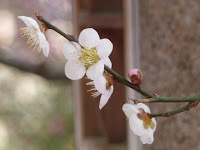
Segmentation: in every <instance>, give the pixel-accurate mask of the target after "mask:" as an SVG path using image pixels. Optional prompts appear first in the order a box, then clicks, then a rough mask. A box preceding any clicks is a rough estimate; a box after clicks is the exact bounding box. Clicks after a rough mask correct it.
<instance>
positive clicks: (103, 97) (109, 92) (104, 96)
mask: <svg viewBox="0 0 200 150" xmlns="http://www.w3.org/2000/svg"><path fill="white" fill-rule="evenodd" d="M113 89H114V87H113V86H111V87H110V89H109V90H105V92H104V93H102V95H101V99H100V102H99V109H102V108H103V106H105V105H106V104H107V102H108V100H109V98H110V97H111V95H112V93H113Z"/></svg>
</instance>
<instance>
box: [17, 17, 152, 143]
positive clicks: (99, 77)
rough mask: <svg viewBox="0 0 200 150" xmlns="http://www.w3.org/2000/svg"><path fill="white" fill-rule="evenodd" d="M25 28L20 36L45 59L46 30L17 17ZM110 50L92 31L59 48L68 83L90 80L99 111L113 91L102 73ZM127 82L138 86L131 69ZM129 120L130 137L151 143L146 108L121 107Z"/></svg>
mask: <svg viewBox="0 0 200 150" xmlns="http://www.w3.org/2000/svg"><path fill="white" fill-rule="evenodd" d="M18 18H19V19H21V20H22V21H23V22H24V23H25V24H26V26H27V27H24V28H21V31H22V36H27V38H28V41H27V43H28V44H29V45H30V47H33V49H37V50H38V52H40V51H42V52H43V54H44V55H45V56H46V57H48V55H49V49H50V47H49V43H48V41H47V38H46V36H45V31H46V29H47V28H46V27H44V26H43V27H42V28H40V27H39V25H38V24H37V22H36V21H35V20H34V19H32V18H30V17H26V16H19V17H18ZM112 50H113V44H112V42H111V41H110V40H109V39H106V38H103V39H100V37H99V34H98V33H97V31H96V30H94V29H92V28H87V29H84V30H83V31H81V33H80V35H79V38H78V42H71V41H68V42H66V43H65V44H64V46H63V55H64V56H65V58H66V59H67V62H66V65H65V69H64V70H65V75H66V76H67V77H68V78H69V79H71V80H78V79H81V78H82V77H83V76H84V75H86V76H87V79H88V80H90V81H89V82H88V83H87V85H89V86H91V87H92V88H91V90H89V91H91V92H92V94H91V96H92V97H97V96H99V95H101V98H100V103H99V108H100V109H102V108H103V107H104V106H105V105H106V103H107V102H108V100H109V98H110V97H111V95H112V93H113V89H114V86H113V85H114V81H115V80H114V78H113V76H112V75H111V74H110V73H108V72H107V71H105V70H104V65H106V66H108V67H109V68H112V63H111V61H110V59H109V55H110V54H111V52H112ZM128 76H129V78H130V80H131V82H132V83H133V84H134V85H136V86H138V85H140V84H141V81H142V79H143V76H142V73H141V72H140V71H139V70H138V69H133V70H131V71H130V72H129V74H128ZM122 110H123V111H124V113H125V115H126V116H127V118H128V119H129V125H130V128H131V130H132V131H133V133H134V134H136V135H138V136H140V139H141V141H142V143H143V144H151V143H152V142H153V140H154V138H153V133H154V131H155V129H156V121H155V118H152V117H151V116H150V115H149V114H150V109H149V108H148V106H146V105H144V104H137V105H131V104H124V105H123V107H122Z"/></svg>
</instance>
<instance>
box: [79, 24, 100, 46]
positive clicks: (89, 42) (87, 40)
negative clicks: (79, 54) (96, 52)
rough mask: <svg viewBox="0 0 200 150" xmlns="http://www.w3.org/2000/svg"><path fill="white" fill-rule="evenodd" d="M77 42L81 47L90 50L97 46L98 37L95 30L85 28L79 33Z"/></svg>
mask: <svg viewBox="0 0 200 150" xmlns="http://www.w3.org/2000/svg"><path fill="white" fill-rule="evenodd" d="M78 41H79V43H80V44H81V46H83V47H85V48H87V49H91V48H93V47H96V46H97V45H98V43H99V41H100V37H99V34H98V33H97V31H96V30H94V29H92V28H87V29H84V30H82V31H81V33H80V35H79V39H78Z"/></svg>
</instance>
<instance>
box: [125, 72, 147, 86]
mask: <svg viewBox="0 0 200 150" xmlns="http://www.w3.org/2000/svg"><path fill="white" fill-rule="evenodd" d="M128 77H129V78H130V80H131V82H132V83H133V84H134V85H137V86H139V85H140V84H141V83H142V79H143V75H142V72H141V71H140V70H139V69H131V70H130V71H129V72H128Z"/></svg>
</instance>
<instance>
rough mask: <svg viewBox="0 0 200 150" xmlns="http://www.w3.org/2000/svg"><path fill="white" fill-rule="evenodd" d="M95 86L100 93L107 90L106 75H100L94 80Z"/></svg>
mask: <svg viewBox="0 0 200 150" xmlns="http://www.w3.org/2000/svg"><path fill="white" fill-rule="evenodd" d="M94 86H95V88H96V89H97V91H99V92H100V93H103V92H105V90H106V79H105V77H104V76H100V77H99V78H98V79H96V80H94Z"/></svg>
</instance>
